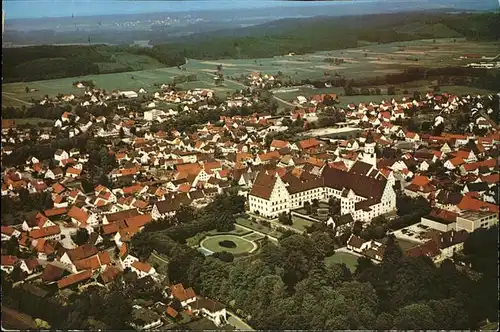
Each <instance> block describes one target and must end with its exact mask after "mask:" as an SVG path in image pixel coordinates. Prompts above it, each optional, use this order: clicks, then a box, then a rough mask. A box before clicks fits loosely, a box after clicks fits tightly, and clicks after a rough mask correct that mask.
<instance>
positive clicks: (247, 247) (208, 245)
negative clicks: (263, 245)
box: [200, 234, 256, 254]
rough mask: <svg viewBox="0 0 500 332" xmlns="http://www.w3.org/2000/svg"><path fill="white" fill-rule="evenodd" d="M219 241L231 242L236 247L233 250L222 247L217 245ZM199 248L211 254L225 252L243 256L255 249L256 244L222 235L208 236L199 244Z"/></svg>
mask: <svg viewBox="0 0 500 332" xmlns="http://www.w3.org/2000/svg"><path fill="white" fill-rule="evenodd" d="M221 241H232V242H234V243H235V244H236V247H235V248H227V247H223V246H221V245H220V244H219V242H221ZM200 246H201V247H203V248H205V249H208V250H210V251H212V252H222V251H227V252H230V253H232V254H245V253H249V252H250V251H252V250H253V249H254V248H255V246H256V244H255V243H254V242H252V241H250V240H247V239H245V238H243V237H241V236H238V235H229V234H223V235H214V236H209V237H207V238H205V239H204V240H202V241H201V242H200Z"/></svg>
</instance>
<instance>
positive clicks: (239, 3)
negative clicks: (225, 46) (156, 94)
mask: <svg viewBox="0 0 500 332" xmlns="http://www.w3.org/2000/svg"><path fill="white" fill-rule="evenodd" d="M2 2H3V7H4V8H3V9H4V10H5V18H6V19H9V18H11V19H14V18H41V17H65V16H71V15H75V16H91V15H106V14H140V13H151V12H163V11H165V12H179V11H189V10H206V9H212V10H217V9H224V8H227V9H234V8H243V9H245V8H265V7H275V6H277V5H280V4H283V2H281V1H272V0H233V1H225V0H223V1H211V0H191V1H186V0H184V1H171V0H163V1H144V0H138V1H127V0H115V1H109V0H76V1H75V0H3V1H2ZM287 5H294V4H292V3H289V4H287Z"/></svg>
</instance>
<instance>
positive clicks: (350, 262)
mask: <svg viewBox="0 0 500 332" xmlns="http://www.w3.org/2000/svg"><path fill="white" fill-rule="evenodd" d="M342 263H344V264H345V265H346V266H347V267H348V268H349V270H351V272H354V271H355V270H356V266H357V265H358V257H357V256H354V255H352V254H349V253H346V252H336V253H335V254H333V255H332V256H330V257H326V258H325V264H326V265H327V266H331V265H333V264H342Z"/></svg>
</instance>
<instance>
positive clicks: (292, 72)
mask: <svg viewBox="0 0 500 332" xmlns="http://www.w3.org/2000/svg"><path fill="white" fill-rule="evenodd" d="M498 52H499V47H498V44H497V43H489V42H470V41H465V40H463V39H456V41H454V40H453V39H437V40H436V42H435V43H434V41H433V40H417V41H408V42H395V43H389V44H380V45H379V44H371V45H367V46H363V47H358V48H352V49H344V50H335V51H324V52H316V53H311V54H305V55H295V56H277V57H273V58H264V59H245V60H240V59H238V60H220V61H203V60H193V59H189V60H188V63H187V64H186V65H184V67H185V69H186V70H180V69H178V68H175V67H172V68H153V69H147V70H141V71H133V72H124V73H114V74H101V75H88V76H83V77H72V78H63V79H55V80H45V81H35V82H23V83H11V84H3V85H2V88H3V91H2V105H4V106H21V105H23V104H29V102H30V100H31V98H34V99H41V98H42V97H43V96H44V95H45V94H48V95H49V96H55V95H57V94H58V93H73V94H81V93H83V91H82V89H77V88H74V87H73V86H72V83H73V82H75V81H78V80H92V81H94V83H95V84H96V86H97V87H99V88H104V89H106V90H113V89H120V90H135V91H137V90H139V89H140V88H144V89H146V90H147V91H148V92H149V91H151V90H157V88H156V87H155V84H163V83H172V82H173V79H174V77H175V76H179V75H187V74H196V75H197V79H198V81H196V82H187V83H184V84H179V87H181V88H184V89H192V88H207V89H213V90H214V91H216V92H219V93H221V94H223V93H226V92H230V91H234V90H236V89H241V87H242V85H241V84H240V83H238V82H235V81H234V80H231V79H230V78H231V77H233V78H237V77H240V76H242V75H243V76H247V75H248V74H250V73H252V72H261V73H268V74H273V75H276V74H277V73H278V71H281V72H282V73H283V75H285V76H288V77H289V78H291V79H294V80H296V79H298V80H302V79H311V80H312V79H319V78H324V77H325V72H326V73H328V74H329V75H335V74H336V73H337V74H339V75H342V76H345V77H346V78H348V79H351V78H352V79H356V78H361V77H364V78H368V77H374V76H383V75H386V74H389V73H396V72H400V71H401V70H403V69H405V68H407V67H411V66H420V67H422V66H429V67H441V66H450V65H454V66H460V65H465V64H466V63H469V62H471V60H460V59H458V58H459V56H461V55H464V54H467V53H478V54H481V55H483V56H488V57H493V56H496V55H497V54H498ZM128 56H130V55H123V56H122V59H121V60H120V61H123V63H127V61H131V62H136V61H137V59H136V58H135V59H129V60H127V57H128ZM134 57H136V56H134ZM334 57H336V58H342V59H344V61H345V62H344V63H341V64H339V65H331V64H329V63H327V62H325V61H324V60H325V58H334ZM143 61H144V62H145V63H144V64H143V66H144V68H149V67H155V66H157V64H156V63H151V61H153V60H147V59H143ZM218 64H222V67H223V71H224V74H225V76H226V80H225V82H224V84H223V86H216V85H215V83H214V82H213V76H214V75H213V73H214V71H215V70H216V66H217V65H218ZM105 65H114V64H113V63H111V64H110V63H106V64H105ZM103 66H104V64H103ZM148 66H149V67H148ZM427 84H428V83H427ZM26 86H28V87H30V88H36V89H38V90H39V91H36V92H30V93H26V92H25V88H26ZM409 88H411V87H409ZM419 88H420V89H422V90H425V91H428V89H427V86H426V84H423V85H422V84H420V83H419ZM449 88H450V91H449V92H454V91H464V89H466V90H467V89H468V88H463V87H449ZM400 90H401V89H400ZM326 92H331V93H337V94H341V93H343V89H342V88H331V89H326V88H325V89H304V88H302V89H299V90H298V91H296V92H283V93H279V92H278V93H276V96H277V97H279V98H282V99H284V100H287V101H291V100H293V99H295V98H296V96H298V95H304V96H309V95H312V94H316V93H326ZM398 93H399V92H398ZM457 93H458V92H457ZM397 96H400V95H397ZM397 96H395V97H397ZM363 97H366V98H365V99H363ZM374 98H378V99H387V98H389V96H387V95H381V96H353V97H344V96H342V97H341V98H340V101H341V103H342V104H344V103H350V102H355V101H359V100H367V101H369V100H372V99H374Z"/></svg>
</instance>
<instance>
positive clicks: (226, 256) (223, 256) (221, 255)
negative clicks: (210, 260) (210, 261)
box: [212, 251, 234, 263]
mask: <svg viewBox="0 0 500 332" xmlns="http://www.w3.org/2000/svg"><path fill="white" fill-rule="evenodd" d="M212 256H213V257H215V258H218V259H220V260H221V261H223V262H226V263H231V262H232V261H233V260H234V256H233V254H231V253H230V252H227V251H221V252H216V253H214V254H213V255H212Z"/></svg>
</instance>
